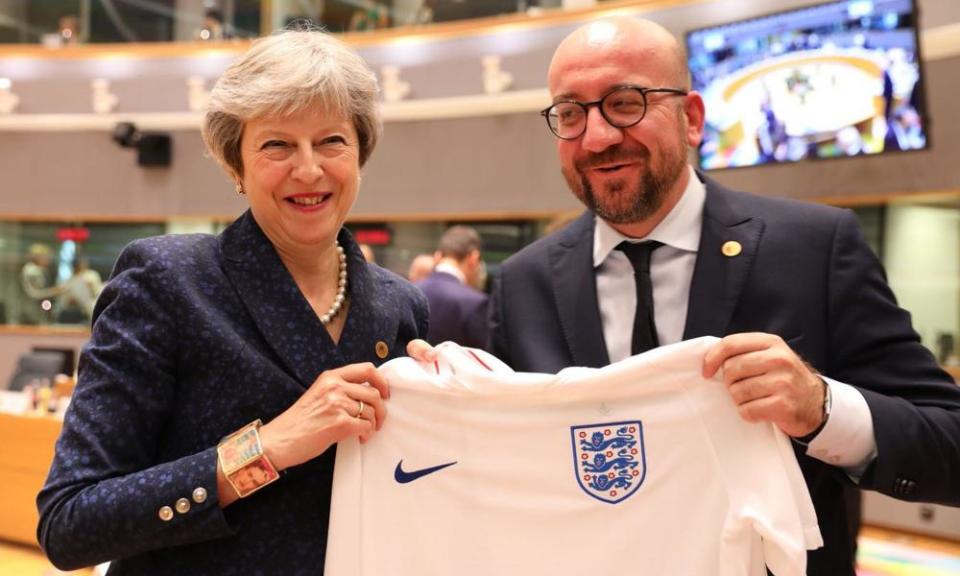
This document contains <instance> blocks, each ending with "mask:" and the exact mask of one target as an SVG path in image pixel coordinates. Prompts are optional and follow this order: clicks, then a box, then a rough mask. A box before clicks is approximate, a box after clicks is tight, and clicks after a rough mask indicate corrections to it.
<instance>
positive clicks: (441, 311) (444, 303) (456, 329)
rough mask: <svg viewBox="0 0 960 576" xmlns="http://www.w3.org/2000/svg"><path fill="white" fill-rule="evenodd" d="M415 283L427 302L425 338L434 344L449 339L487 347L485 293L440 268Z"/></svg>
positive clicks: (486, 301)
mask: <svg viewBox="0 0 960 576" xmlns="http://www.w3.org/2000/svg"><path fill="white" fill-rule="evenodd" d="M416 286H417V288H420V290H422V291H423V293H424V295H426V297H427V304H428V305H429V306H430V330H429V332H427V342H429V343H431V344H434V345H436V344H439V343H441V342H446V341H447V340H451V341H453V342H456V343H458V344H460V345H461V346H472V347H473V348H482V349H484V350H487V349H489V347H490V324H489V322H488V320H489V300H490V298H489V297H488V296H487V295H486V294H484V293H483V292H480V291H479V290H474V289H473V288H471V287H469V286H467V285H465V284H464V283H463V282H461V281H460V280H459V279H458V278H457V277H456V276H454V275H453V274H448V273H446V272H439V271H435V272H433V273H432V274H430V275H429V276H427V277H426V278H424V279H423V280H421V281H420V282H418V283H417V285H416Z"/></svg>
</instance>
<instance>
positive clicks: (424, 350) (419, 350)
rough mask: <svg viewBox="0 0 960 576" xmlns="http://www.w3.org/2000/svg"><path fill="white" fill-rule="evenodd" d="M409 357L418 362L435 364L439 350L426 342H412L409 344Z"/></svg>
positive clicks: (418, 340)
mask: <svg viewBox="0 0 960 576" xmlns="http://www.w3.org/2000/svg"><path fill="white" fill-rule="evenodd" d="M407 356H409V357H411V358H413V359H414V360H416V361H418V362H433V361H434V360H436V359H437V350H436V348H434V347H433V346H431V345H430V344H429V343H428V342H427V341H426V340H420V339H419V338H418V339H416V340H411V341H410V342H408V343H407Z"/></svg>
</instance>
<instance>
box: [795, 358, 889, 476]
mask: <svg viewBox="0 0 960 576" xmlns="http://www.w3.org/2000/svg"><path fill="white" fill-rule="evenodd" d="M821 378H823V380H824V381H825V382H826V383H827V385H828V386H830V394H831V395H832V397H833V399H832V404H831V409H830V418H829V420H827V424H826V426H824V427H823V430H821V431H820V433H819V434H817V436H816V438H814V439H813V441H811V442H810V444H809V445H808V446H807V452H806V453H807V456H810V457H812V458H816V459H817V460H821V461H823V462H826V463H827V464H830V465H832V466H839V467H840V468H843V469H844V471H846V473H847V475H848V476H850V478H851V479H852V480H853V481H854V482H858V481H859V480H860V477H861V476H862V475H863V471H864V470H865V469H866V467H867V466H868V465H869V464H870V462H871V461H872V460H873V459H874V458H875V457H876V455H877V441H876V439H875V438H874V435H873V418H872V416H871V414H870V407H869V406H868V405H867V401H866V400H865V399H864V397H863V394H861V393H860V392H859V391H858V390H857V389H856V388H854V387H853V386H850V385H847V384H844V383H843V382H837V381H836V380H832V379H830V378H827V377H825V376H821Z"/></svg>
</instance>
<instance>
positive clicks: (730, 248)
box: [720, 240, 743, 258]
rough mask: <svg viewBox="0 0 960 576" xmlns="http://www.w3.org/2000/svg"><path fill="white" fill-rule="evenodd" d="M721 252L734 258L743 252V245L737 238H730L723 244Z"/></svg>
mask: <svg viewBox="0 0 960 576" xmlns="http://www.w3.org/2000/svg"><path fill="white" fill-rule="evenodd" d="M720 252H723V255H724V256H726V257H728V258H733V257H734V256H739V255H740V253H741V252H743V246H741V245H740V243H739V242H737V241H736V240H728V241H726V242H724V243H723V246H721V247H720Z"/></svg>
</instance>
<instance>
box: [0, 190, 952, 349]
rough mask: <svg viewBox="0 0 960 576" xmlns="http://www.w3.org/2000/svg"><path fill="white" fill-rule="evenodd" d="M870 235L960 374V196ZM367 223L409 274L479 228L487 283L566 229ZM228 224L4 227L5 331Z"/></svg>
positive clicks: (368, 237)
mask: <svg viewBox="0 0 960 576" xmlns="http://www.w3.org/2000/svg"><path fill="white" fill-rule="evenodd" d="M854 211H855V212H856V213H857V215H858V217H859V218H860V221H861V224H862V228H863V231H864V235H865V237H866V238H867V241H868V243H869V244H870V246H871V247H872V248H873V249H874V251H875V252H876V253H877V254H878V255H879V256H880V258H881V260H882V261H883V263H884V265H885V267H886V270H887V275H888V279H889V282H890V286H891V287H892V289H893V291H894V293H895V295H896V297H897V299H898V301H899V303H900V305H901V306H903V307H904V308H906V309H907V310H909V311H910V312H911V314H912V316H913V324H914V327H915V328H916V330H917V332H919V334H920V336H921V338H922V340H923V343H924V344H925V345H926V346H927V347H928V348H929V349H930V350H931V351H932V352H933V353H934V354H935V355H936V356H937V358H938V359H939V360H940V362H941V364H943V365H944V366H948V367H955V366H960V348H958V343H957V340H958V337H960V198H957V197H956V196H947V197H944V196H941V197H938V198H929V197H926V198H925V197H922V196H915V197H904V198H903V199H898V200H894V201H890V202H888V203H884V204H877V205H869V206H860V207H856V208H855V209H854ZM569 216H570V215H566V214H565V215H561V216H558V217H557V218H555V219H553V220H548V219H545V218H544V219H509V220H506V219H505V220H497V221H490V220H484V221H471V220H469V219H463V220H456V221H416V222H363V223H350V224H348V227H349V228H350V229H351V231H352V232H353V233H354V236H355V237H356V239H357V241H358V242H361V243H364V244H367V245H368V246H369V247H370V249H371V254H372V257H373V258H374V260H375V261H376V262H377V264H379V265H381V266H383V267H384V268H388V269H390V270H392V271H394V272H396V273H397V274H400V275H401V276H406V275H407V273H408V271H409V269H410V265H411V263H412V262H413V260H414V258H415V257H416V256H418V255H420V254H432V253H433V252H434V250H436V247H437V243H438V242H439V239H440V236H441V235H442V234H443V232H444V231H445V230H446V229H447V227H448V226H450V225H452V224H466V225H469V226H473V227H474V228H476V229H477V231H478V232H479V233H480V235H481V237H482V238H483V240H484V250H483V257H484V261H485V262H486V265H487V268H488V277H493V276H494V275H495V274H496V270H497V268H498V266H499V263H500V262H502V261H503V260H504V259H506V258H507V257H509V256H510V255H511V254H513V253H514V252H516V251H517V250H519V249H521V248H523V247H524V246H526V245H527V244H529V243H531V242H533V241H534V240H536V239H537V238H538V237H540V236H542V235H544V234H546V233H548V232H550V231H553V230H555V229H556V228H557V227H559V226H562V225H563V224H565V223H566V222H567V221H569ZM228 224H229V222H227V221H223V220H215V219H178V220H168V221H157V222H84V221H57V222H55V221H9V220H8V221H4V220H0V324H7V325H11V324H12V325H44V326H58V325H68V326H87V325H88V324H89V320H90V316H89V313H90V303H91V302H92V300H91V298H92V297H93V296H95V293H96V291H97V289H98V288H99V281H106V280H107V279H108V278H109V275H110V272H111V269H112V268H113V264H114V262H115V260H116V258H117V256H118V255H119V254H120V251H121V250H122V249H123V247H124V246H125V245H126V244H127V243H128V242H130V241H132V240H134V239H136V238H143V237H147V236H153V235H157V234H165V233H193V232H210V233H218V232H220V231H221V230H222V229H223V228H224V227H225V226H226V225H228Z"/></svg>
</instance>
